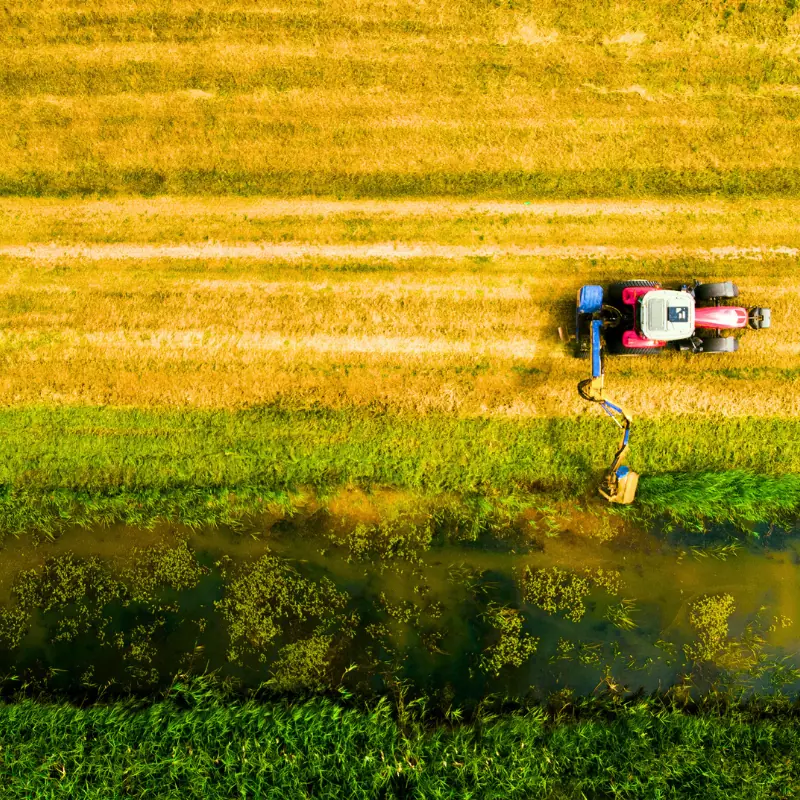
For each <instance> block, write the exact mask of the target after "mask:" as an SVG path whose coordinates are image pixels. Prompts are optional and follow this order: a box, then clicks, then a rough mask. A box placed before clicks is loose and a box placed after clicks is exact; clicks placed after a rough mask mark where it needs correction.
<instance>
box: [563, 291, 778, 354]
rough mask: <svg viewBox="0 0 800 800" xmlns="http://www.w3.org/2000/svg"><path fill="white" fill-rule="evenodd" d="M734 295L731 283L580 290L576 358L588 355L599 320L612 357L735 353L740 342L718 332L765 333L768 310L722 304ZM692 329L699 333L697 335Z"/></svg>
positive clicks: (767, 323)
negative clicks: (668, 351)
mask: <svg viewBox="0 0 800 800" xmlns="http://www.w3.org/2000/svg"><path fill="white" fill-rule="evenodd" d="M738 296H739V290H738V289H737V288H736V284H735V283H732V282H731V281H724V282H722V283H698V282H696V281H695V283H694V285H693V286H688V285H686V284H684V285H683V286H682V287H681V288H680V289H678V290H676V289H662V288H661V284H659V283H656V282H654V281H625V282H622V283H612V284H611V286H609V287H608V292H607V293H605V295H604V293H603V288H602V287H601V286H584V287H582V288H581V290H580V291H579V292H578V309H577V311H578V313H577V341H578V355H580V356H585V357H588V355H589V353H590V350H591V348H590V342H589V338H590V324H589V323H590V322H591V320H592V319H595V320H596V319H598V318H600V319H602V323H603V324H602V331H603V338H604V339H605V344H606V349H607V350H608V352H609V353H610V354H612V355H644V354H647V353H652V352H656V351H659V350H663V349H665V348H668V347H672V348H673V349H676V350H685V351H689V352H692V353H735V352H736V351H737V350H738V349H739V341H738V339H736V338H735V337H733V336H723V335H721V333H720V332H721V331H723V330H736V329H737V328H746V327H748V326H749V327H751V328H754V329H760V328H769V326H770V310H769V309H768V308H758V307H756V308H750V309H746V308H742V307H741V306H733V305H727V304H725V301H727V300H732V299H734V298H736V297H738ZM697 329H701V330H702V331H703V334H702V335H698V332H697Z"/></svg>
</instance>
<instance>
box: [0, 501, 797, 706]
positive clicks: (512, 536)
mask: <svg viewBox="0 0 800 800" xmlns="http://www.w3.org/2000/svg"><path fill="white" fill-rule="evenodd" d="M352 512H353V509H352V508H349V509H337V508H336V507H335V505H334V506H330V507H328V508H327V509H320V508H315V509H309V510H308V511H307V512H306V513H303V512H298V513H296V514H294V515H293V516H291V517H288V518H283V517H280V516H275V517H270V516H265V517H264V518H262V519H258V520H252V521H250V522H249V523H247V524H245V525H242V526H241V528H239V529H237V530H232V529H229V528H214V529H197V530H190V529H186V528H181V527H180V526H176V525H170V524H163V525H160V526H158V527H156V528H155V529H153V530H150V531H147V530H138V529H131V528H127V527H124V526H111V527H105V528H97V529H92V530H80V529H75V530H69V531H67V532H65V533H64V534H63V535H62V536H60V537H59V538H58V539H55V540H37V539H36V537H35V536H31V537H25V538H19V539H14V538H13V537H9V538H7V539H6V540H5V541H4V542H3V543H2V551H0V559H2V564H3V569H2V571H0V671H1V672H2V674H3V675H4V676H6V681H7V682H8V681H10V682H12V683H14V684H15V685H19V683H20V682H22V683H26V684H29V685H34V686H42V688H47V689H52V690H57V691H66V692H71V691H75V692H80V691H87V690H88V691H104V692H114V691H115V690H120V691H129V690H135V691H152V690H153V688H155V687H159V686H165V685H168V684H169V683H170V682H171V681H173V680H174V678H175V676H176V675H178V674H187V673H203V672H209V671H213V672H216V673H217V674H218V675H220V676H223V677H229V678H231V679H233V680H234V681H236V682H238V683H240V684H241V685H244V686H247V687H257V686H260V685H263V684H268V685H269V686H271V687H273V688H274V689H276V690H279V691H288V692H296V691H304V692H305V691H312V692H318V691H330V690H337V689H344V690H347V691H351V692H357V693H360V694H364V695H367V696H368V695H371V694H373V693H383V692H386V691H390V692H391V691H398V690H399V689H400V687H405V689H406V691H410V692H412V693H424V694H426V695H428V696H430V697H434V698H437V699H438V700H439V701H440V702H441V703H442V704H443V705H445V706H447V705H450V704H452V703H457V704H461V705H464V704H467V705H468V704H471V703H474V702H478V701H480V700H481V699H482V698H484V697H486V696H487V695H490V694H499V695H502V696H513V697H525V696H527V697H534V698H542V697H545V696H548V695H551V694H552V693H553V692H557V691H563V690H566V691H572V692H574V693H575V694H588V693H591V692H593V691H595V690H604V689H611V690H612V691H619V692H625V691H627V692H635V691H637V690H644V691H648V692H650V691H655V690H661V691H663V690H666V689H669V688H673V689H675V690H678V691H684V692H691V693H702V692H704V691H708V690H709V689H711V688H716V687H719V686H727V687H733V688H736V689H739V688H742V689H745V690H747V691H753V690H756V691H759V692H764V691H786V692H791V691H795V690H797V688H798V687H800V669H798V668H800V656H798V652H800V537H798V536H797V533H800V527H798V526H795V527H794V528H788V529H787V528H778V527H775V526H771V525H768V524H759V525H753V527H752V530H750V531H747V532H746V531H741V530H739V531H735V530H733V529H727V528H724V527H720V528H715V529H712V530H709V531H707V532H705V533H703V534H698V533H690V532H687V531H683V530H681V529H676V528H673V527H670V526H668V525H665V524H656V525H654V526H650V527H648V528H644V527H641V526H637V525H635V524H633V523H630V522H626V521H624V520H622V519H621V518H619V517H617V516H615V515H613V514H610V515H609V514H606V515H604V514H598V513H591V514H587V513H585V512H584V511H578V510H572V511H564V510H563V509H562V510H561V511H560V512H558V513H547V514H542V515H539V517H538V518H536V519H531V518H528V519H520V520H517V521H516V522H515V523H514V524H512V525H509V526H507V527H506V528H505V529H503V530H501V531H491V532H490V531H465V530H464V529H463V526H455V525H451V524H448V521H447V519H445V518H437V517H436V516H435V515H434V516H431V515H416V516H415V515H414V514H400V515H396V516H394V517H391V518H384V519H376V518H375V517H374V516H372V517H370V515H364V514H360V515H359V514H358V513H352ZM551 512H552V510H551Z"/></svg>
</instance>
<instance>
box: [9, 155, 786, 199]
mask: <svg viewBox="0 0 800 800" xmlns="http://www.w3.org/2000/svg"><path fill="white" fill-rule="evenodd" d="M126 194H141V195H157V194H158V195H160V194H173V195H234V196H235V195H239V196H257V195H279V196H321V197H339V198H358V197H428V196H440V197H447V196H450V197H476V196H477V197H504V198H509V199H530V198H533V197H545V198H546V197H552V198H560V199H570V198H577V197H637V196H641V195H669V196H672V195H686V196H689V195H713V194H718V195H722V196H727V197H744V196H753V197H757V196H765V197H766V196H771V195H781V196H786V197H798V196H800V170H799V169H796V168H794V167H765V168H761V169H730V170H670V169H666V168H654V169H640V170H637V169H588V170H575V171H567V170H562V171H558V172H527V171H523V170H508V171H496V172H488V171H487V172H468V171H465V172H447V171H440V172H421V173H408V172H377V173H336V172H326V171H319V172H299V171H296V172H281V171H277V170H276V171H270V172H248V171H243V170H235V169H231V170H224V169H220V170H204V169H198V170H177V171H174V172H163V171H159V170H156V169H152V168H149V167H144V166H143V167H141V168H137V169H133V170H126V169H120V168H117V167H114V166H112V165H111V164H106V163H103V162H102V160H96V159H95V160H92V161H91V162H87V163H86V164H84V165H80V164H77V165H76V166H75V168H73V169H69V170H65V171H57V172H56V171H48V170H45V169H35V170H30V171H27V172H23V173H15V174H2V172H0V196H5V197H72V196H92V195H100V196H108V195H126Z"/></svg>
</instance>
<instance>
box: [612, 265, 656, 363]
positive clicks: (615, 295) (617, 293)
mask: <svg viewBox="0 0 800 800" xmlns="http://www.w3.org/2000/svg"><path fill="white" fill-rule="evenodd" d="M641 286H654V287H656V288H660V287H661V284H660V283H658V282H657V281H617V282H616V283H612V284H611V286H609V287H608V299H609V300H610V301H611V302H612V303H621V302H622V292H623V290H624V289H636V288H638V287H641ZM634 349H637V350H638V349H639V348H634Z"/></svg>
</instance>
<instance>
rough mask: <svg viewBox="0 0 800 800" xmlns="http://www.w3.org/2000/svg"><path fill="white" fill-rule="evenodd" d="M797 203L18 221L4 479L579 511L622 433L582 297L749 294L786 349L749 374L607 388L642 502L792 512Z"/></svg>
mask: <svg viewBox="0 0 800 800" xmlns="http://www.w3.org/2000/svg"><path fill="white" fill-rule="evenodd" d="M797 210H798V209H797V204H796V203H795V202H793V201H776V200H773V199H768V200H761V201H757V202H754V201H743V200H727V201H710V200H703V201H699V202H690V201H686V200H684V201H681V202H664V201H662V202H655V201H650V202H645V203H638V202H632V201H626V202H620V201H614V202H610V201H606V202H601V201H593V202H582V203H574V204H572V203H536V202H534V203H531V204H523V203H512V202H503V203H494V202H487V201H483V202H475V203H464V202H462V201H458V202H455V201H441V202H435V201H427V202H419V201H350V202H348V203H344V207H343V208H339V207H338V205H337V203H336V202H335V201H315V200H305V201H276V200H249V199H248V200H234V199H228V200H225V201H219V200H202V199H174V198H172V199H166V198H161V199H154V200H142V199H117V200H84V201H78V200H45V199H40V200H5V201H3V203H2V205H0V234H2V238H3V241H4V242H6V243H7V244H4V245H2V246H0V270H2V273H3V275H4V280H3V282H2V293H3V299H4V303H3V308H2V320H1V322H2V331H1V332H0V350H2V354H3V357H4V362H5V365H4V371H3V375H2V378H0V399H1V400H2V401H3V403H4V404H5V405H6V407H7V409H8V411H7V412H6V414H7V421H6V423H5V430H6V435H5V437H4V439H3V447H4V448H5V449H6V450H7V455H6V456H5V457H4V459H3V474H4V476H5V477H4V480H3V483H4V485H5V486H6V487H7V490H10V491H11V492H12V495H13V492H14V490H20V491H21V490H24V491H25V492H26V493H29V492H31V491H33V490H39V491H47V490H48V489H53V490H56V489H61V490H71V491H87V490H89V491H92V492H94V493H98V492H100V493H102V492H103V490H104V489H108V490H109V491H112V492H118V491H125V492H129V491H134V492H135V491H150V490H154V489H159V490H163V491H170V492H174V491H175V490H176V489H179V488H180V487H191V486H194V487H197V488H202V489H207V490H222V489H225V490H232V491H238V492H239V493H240V494H241V493H242V492H243V491H246V490H249V489H252V488H254V487H257V488H258V490H259V491H261V492H266V493H268V494H269V493H275V492H278V493H281V492H287V491H288V492H293V491H297V490H299V489H301V488H302V487H313V488H314V489H315V490H317V491H323V492H330V491H335V489H336V488H337V487H341V486H347V485H358V486H364V487H368V486H375V485H378V486H380V485H383V486H387V485H389V486H394V487H397V488H400V489H405V490H412V491H423V492H429V493H435V492H440V491H446V492H461V493H464V494H467V493H475V492H479V493H485V494H490V495H499V496H505V495H515V494H529V493H530V492H535V491H540V490H545V491H558V492H575V491H578V492H582V491H584V490H585V489H586V487H588V486H589V485H590V484H591V482H592V481H594V480H595V479H596V476H597V474H598V473H599V472H600V471H601V470H602V468H603V466H604V463H605V461H606V460H607V459H608V458H609V457H610V453H611V452H613V448H614V441H615V428H614V427H613V426H611V425H609V424H608V422H607V421H604V419H603V418H602V416H599V415H598V414H597V410H596V409H594V408H593V407H590V406H587V404H585V403H584V402H583V401H582V400H581V399H580V398H579V397H578V395H577V393H576V391H575V386H576V384H577V382H578V380H580V379H581V378H583V377H585V374H586V364H585V362H581V361H579V360H576V359H574V358H573V357H572V351H571V348H570V346H569V345H568V344H565V343H563V342H562V341H560V339H559V336H558V328H559V326H562V327H564V328H569V326H570V324H571V322H572V316H573V309H574V298H575V293H576V290H577V288H578V287H579V286H580V285H581V284H583V283H586V282H595V283H601V284H605V283H608V282H610V281H611V280H614V279H624V278H637V277H647V278H654V279H659V280H662V281H664V282H665V283H670V282H672V283H673V284H680V283H681V282H683V281H684V280H689V279H691V278H699V279H702V280H713V279H716V278H730V279H733V280H735V281H737V282H738V283H739V284H740V285H741V287H742V290H743V293H745V295H746V297H745V302H746V304H748V305H769V306H771V307H772V309H773V313H774V316H775V320H776V324H775V326H774V327H773V328H772V329H771V330H769V331H763V332H760V333H759V334H758V335H756V334H752V335H750V336H745V337H744V338H743V341H742V344H741V350H740V352H739V353H737V354H736V355H734V356H721V357H719V356H713V357H709V356H706V357H691V356H688V355H684V354H663V355H661V356H658V357H652V358H644V359H634V360H629V359H617V360H614V359H610V360H609V363H608V382H609V386H610V387H612V394H613V396H614V398H615V399H616V400H618V401H620V402H622V403H624V404H625V405H626V406H628V407H629V408H630V409H631V411H632V412H633V413H634V415H635V417H636V419H637V423H636V424H637V430H636V438H635V440H634V443H635V447H634V450H633V452H632V455H631V464H632V466H633V467H634V468H636V469H639V470H641V471H642V472H643V473H644V474H645V475H646V476H647V478H646V479H645V480H644V482H643V495H642V499H643V500H644V506H646V507H647V508H652V509H653V510H658V511H660V512H663V511H665V510H666V507H667V506H671V507H672V511H673V512H677V505H680V504H677V503H676V497H675V494H676V492H675V483H674V481H673V480H670V482H669V483H670V486H669V487H668V485H667V484H665V483H664V482H661V483H659V482H658V480H657V476H658V475H659V474H664V473H676V472H677V473H692V474H696V473H702V472H707V471H710V472H716V473H728V475H727V477H726V478H724V479H722V478H720V477H717V478H715V479H714V480H715V483H714V486H715V487H717V488H716V489H715V490H713V491H710V490H709V491H707V492H706V493H705V494H706V500H707V502H706V503H705V504H698V498H697V497H696V492H697V488H696V487H697V481H696V480H695V479H693V478H692V477H691V475H687V476H685V477H684V478H682V479H678V480H684V481H687V483H686V484H685V485H687V486H688V485H689V483H688V482H691V483H692V485H693V486H694V487H695V488H694V489H693V490H692V492H691V493H690V494H691V495H692V496H691V500H690V502H689V506H692V507H694V508H696V509H697V511H698V514H699V513H700V509H701V508H702V509H704V510H705V511H708V510H709V509H710V508H711V506H712V505H713V507H714V511H713V513H712V514H711V516H714V517H716V518H721V517H722V518H724V517H725V516H726V515H728V514H730V513H732V512H733V509H734V507H735V509H736V514H737V516H739V517H741V516H742V514H744V515H745V516H746V515H747V513H748V511H749V512H751V513H753V514H765V513H778V512H780V513H786V512H787V511H791V509H792V508H794V507H795V504H796V499H797V489H796V488H795V486H794V480H795V479H794V476H795V475H797V474H798V473H800V468H798V467H797V465H796V464H795V460H796V448H795V447H794V443H795V442H796V441H797V433H796V430H795V428H796V419H797V415H798V410H799V409H800V393H798V390H797V387H798V381H799V380H800V334H798V333H797V331H796V330H795V329H793V328H792V327H791V326H790V325H788V324H787V322H786V321H787V320H789V319H791V318H792V317H793V315H794V314H796V312H797V308H798V296H799V295H800V287H798V285H797V282H796V280H795V270H796V267H797V263H798V255H797V248H798V246H800V229H798V226H797V224H796V219H797V213H796V212H797ZM204 232H205V233H204ZM226 232H227V233H226ZM206 236H208V240H206ZM428 249H433V250H434V254H429V253H428V252H427V250H428ZM748 472H749V473H754V474H757V475H759V476H764V478H765V479H772V480H773V481H774V480H780V481H782V483H780V486H781V490H780V491H779V492H777V494H776V491H775V490H774V488H767V481H766V480H765V481H763V482H762V488H763V490H764V496H763V498H762V499H763V500H764V501H766V505H764V504H763V503H762V504H760V505H759V504H758V503H756V504H755V505H753V506H750V503H751V500H752V497H750V494H751V493H750V490H748V491H747V492H744V491H743V490H742V489H741V488H739V489H738V490H735V489H732V488H731V487H732V486H737V487H741V486H742V480H745V481H746V482H747V485H748V486H752V485H754V484H753V480H752V479H748V478H747V477H746V475H745V474H744V473H748ZM779 476H782V477H780V478H779ZM648 480H650V481H651V483H650V484H649V485H650V487H651V489H652V490H653V493H652V494H651V495H650V496H648V492H647V488H648ZM720 481H721V482H720ZM668 488H671V491H670V492H669V497H670V499H669V501H668V502H667V501H660V500H659V499H658V498H659V497H660V496H661V493H663V492H664V491H666V490H667V489H668ZM726 494H727V495H728V499H727V501H725V495H726ZM712 495H713V503H712V502H711V497H712ZM745 496H747V497H749V498H750V499H748V500H745V499H744V497H745ZM778 500H780V502H779V503H778V502H777V501H778ZM720 501H722V505H719V503H720ZM8 502H9V503H11V504H12V506H13V502H12V501H11V500H8ZM20 502H22V501H20ZM28 503H29V500H25V502H24V505H25V507H27V505H28ZM6 508H10V506H8V505H6ZM8 513H10V511H9V512H8ZM682 516H685V515H682ZM7 524H8V525H10V526H11V527H13V528H14V529H15V530H17V529H18V522H15V523H14V524H13V525H11V522H10V517H7Z"/></svg>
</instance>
